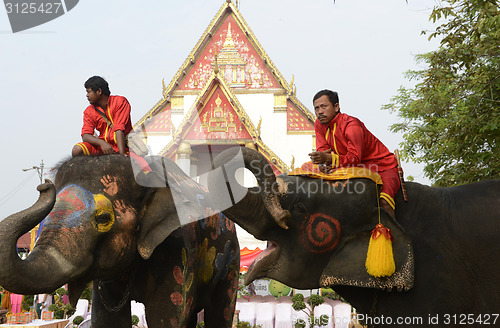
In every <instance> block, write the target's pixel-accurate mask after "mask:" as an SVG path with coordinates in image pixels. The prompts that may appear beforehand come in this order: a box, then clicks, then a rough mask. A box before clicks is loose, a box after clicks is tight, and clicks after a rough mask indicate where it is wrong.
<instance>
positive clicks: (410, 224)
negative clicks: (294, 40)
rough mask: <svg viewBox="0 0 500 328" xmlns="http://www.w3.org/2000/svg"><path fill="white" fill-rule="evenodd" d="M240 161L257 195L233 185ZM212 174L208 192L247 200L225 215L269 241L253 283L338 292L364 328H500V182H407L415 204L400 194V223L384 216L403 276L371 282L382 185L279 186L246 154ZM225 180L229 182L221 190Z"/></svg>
mask: <svg viewBox="0 0 500 328" xmlns="http://www.w3.org/2000/svg"><path fill="white" fill-rule="evenodd" d="M238 156H242V157H243V158H244V163H245V167H246V168H247V169H249V170H250V171H252V172H253V173H254V175H255V176H256V178H257V181H258V186H257V187H253V188H244V187H242V186H241V185H239V184H238V183H237V182H236V181H235V179H234V173H235V171H236V170H237V169H238V168H239V167H238V165H233V163H237V162H238V161H234V158H236V157H238ZM215 166H216V168H217V169H216V170H214V171H213V172H214V173H213V174H212V176H211V177H210V179H209V190H218V189H222V188H224V187H225V186H226V185H227V186H230V193H232V194H235V195H240V198H242V200H241V201H240V202H238V203H236V204H235V205H234V206H232V207H231V208H228V209H227V210H225V211H224V213H225V214H226V215H227V216H228V217H229V218H230V219H231V220H233V221H234V222H236V223H237V224H238V225H240V226H241V227H243V228H244V229H245V230H247V231H248V232H250V233H251V234H253V235H254V236H255V237H256V238H258V239H261V240H268V241H269V245H270V246H268V248H267V249H266V250H265V251H264V252H263V253H262V255H261V256H260V257H259V258H258V259H256V261H255V262H254V263H253V264H252V265H251V267H250V269H249V271H248V273H247V276H246V281H245V282H246V283H250V282H252V281H253V280H255V279H258V278H261V277H268V278H272V279H275V280H278V281H280V282H282V283H284V284H287V285H289V286H292V287H295V288H300V289H309V288H318V287H326V286H328V287H332V288H334V290H335V291H336V292H338V293H339V294H340V295H342V296H343V297H344V298H345V299H346V300H347V301H348V302H350V303H351V304H352V305H353V306H354V307H355V308H356V309H357V311H358V313H360V314H363V317H364V318H365V319H366V321H365V322H366V323H368V324H370V323H376V324H378V326H381V327H384V326H393V327H394V326H401V327H402V326H405V327H411V326H415V327H417V326H418V327H422V326H431V325H432V326H436V327H450V326H455V325H459V324H460V323H463V322H465V323H466V324H468V325H469V326H477V325H478V324H477V322H479V321H477V320H482V321H483V323H488V324H492V325H494V323H496V325H499V324H500V318H498V309H500V284H499V283H498V282H499V281H500V270H499V269H498V263H499V262H500V181H498V180H491V181H482V182H478V183H474V184H470V185H464V186H459V187H451V188H433V187H428V186H424V185H421V184H418V183H411V182H408V183H407V184H406V187H407V192H408V197H409V200H408V202H404V201H403V198H402V195H401V191H400V193H399V194H398V195H397V197H396V218H395V219H393V218H392V217H391V216H390V215H389V214H388V213H387V212H385V211H384V210H381V212H380V221H381V223H382V224H384V225H385V226H386V227H388V228H390V229H391V231H392V235H393V238H394V240H393V244H392V248H393V254H394V261H395V265H396V271H395V272H394V273H393V274H392V275H390V276H388V277H374V276H371V275H369V274H368V273H367V271H366V268H365V260H366V256H367V250H368V245H369V240H370V237H371V231H372V229H373V228H374V227H375V225H376V224H377V223H378V221H379V207H378V203H377V199H378V196H379V195H378V190H377V188H376V183H375V182H373V181H372V180H370V179H365V178H354V179H348V180H341V181H327V180H321V179H313V178H311V177H309V176H302V175H287V174H283V175H280V176H279V177H277V178H276V177H275V176H274V173H273V170H272V168H271V167H270V164H269V163H268V162H267V160H266V159H265V158H264V157H263V156H261V155H260V154H259V153H257V152H255V151H253V150H250V149H245V148H234V149H230V150H228V151H225V152H223V153H222V154H220V155H219V156H218V157H217V158H216V159H215ZM223 176H227V181H226V182H225V183H224V184H223V185H221V183H220V181H221V180H224V178H223ZM218 194H220V192H219V193H218ZM224 200H225V199H224V198H222V199H220V200H218V202H219V203H223V202H224ZM412 318H414V319H412ZM472 320H475V321H474V322H472ZM471 322H472V324H471Z"/></svg>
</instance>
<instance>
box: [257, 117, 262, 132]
mask: <svg viewBox="0 0 500 328" xmlns="http://www.w3.org/2000/svg"><path fill="white" fill-rule="evenodd" d="M261 126H262V116H261V117H260V120H259V124H257V134H258V135H259V136H260V128H261Z"/></svg>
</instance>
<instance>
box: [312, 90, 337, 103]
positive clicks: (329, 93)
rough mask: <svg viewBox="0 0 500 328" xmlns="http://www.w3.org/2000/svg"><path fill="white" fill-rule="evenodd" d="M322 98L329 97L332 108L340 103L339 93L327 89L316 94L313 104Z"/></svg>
mask: <svg viewBox="0 0 500 328" xmlns="http://www.w3.org/2000/svg"><path fill="white" fill-rule="evenodd" d="M322 96H328V99H330V102H331V103H332V106H335V104H336V103H338V102H339V94H338V93H337V91H331V90H326V89H325V90H321V91H319V92H318V93H317V94H315V95H314V97H313V102H314V101H315V100H316V99H318V98H319V97H322Z"/></svg>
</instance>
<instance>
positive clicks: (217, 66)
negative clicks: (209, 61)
mask: <svg viewBox="0 0 500 328" xmlns="http://www.w3.org/2000/svg"><path fill="white" fill-rule="evenodd" d="M214 52H215V54H214V73H215V74H219V64H218V63H217V44H214Z"/></svg>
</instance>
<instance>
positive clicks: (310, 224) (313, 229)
mask: <svg viewBox="0 0 500 328" xmlns="http://www.w3.org/2000/svg"><path fill="white" fill-rule="evenodd" d="M303 231H304V235H303V238H302V243H303V244H304V246H305V247H306V248H307V249H308V250H309V251H311V252H313V253H324V252H328V251H331V250H332V249H334V248H335V246H337V243H338V242H339V239H340V232H341V228H340V223H339V221H337V220H336V219H335V218H333V217H331V216H328V215H326V214H324V213H315V214H312V215H311V216H310V217H309V219H307V220H305V221H304V230H303Z"/></svg>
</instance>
